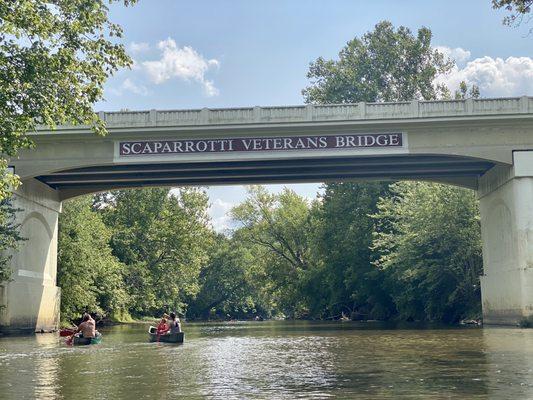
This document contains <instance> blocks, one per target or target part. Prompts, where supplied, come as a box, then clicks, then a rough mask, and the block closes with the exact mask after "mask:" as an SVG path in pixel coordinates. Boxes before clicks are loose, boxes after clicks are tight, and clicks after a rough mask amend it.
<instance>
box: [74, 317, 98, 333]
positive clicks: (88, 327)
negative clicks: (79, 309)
mask: <svg viewBox="0 0 533 400" xmlns="http://www.w3.org/2000/svg"><path fill="white" fill-rule="evenodd" d="M97 334H98V331H97V330H96V322H95V321H94V319H93V318H92V317H91V315H90V314H89V313H85V314H83V319H82V323H81V324H80V325H79V326H78V330H77V331H76V333H75V335H77V336H79V337H83V338H95V337H96V335H97Z"/></svg>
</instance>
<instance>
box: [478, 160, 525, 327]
mask: <svg viewBox="0 0 533 400" xmlns="http://www.w3.org/2000/svg"><path fill="white" fill-rule="evenodd" d="M478 195H479V198H480V211H481V234H482V239H483V269H484V275H483V276H482V277H481V296H482V302H483V320H484V322H485V323H487V324H501V325H515V324H517V323H518V322H519V321H520V320H521V319H523V318H525V317H529V316H532V315H533V151H517V152H515V153H514V155H513V166H512V167H502V166H496V167H494V168H493V169H491V170H490V171H489V172H487V173H486V174H485V175H484V176H483V177H482V178H480V181H479V189H478Z"/></svg>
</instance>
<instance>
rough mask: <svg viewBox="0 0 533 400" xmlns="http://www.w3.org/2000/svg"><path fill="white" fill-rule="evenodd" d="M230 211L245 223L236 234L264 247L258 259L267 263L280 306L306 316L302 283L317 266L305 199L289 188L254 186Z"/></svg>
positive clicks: (293, 314) (285, 311)
mask: <svg viewBox="0 0 533 400" xmlns="http://www.w3.org/2000/svg"><path fill="white" fill-rule="evenodd" d="M231 214H232V217H233V218H234V219H235V220H236V221H238V222H240V223H241V224H242V227H241V228H240V229H239V230H238V231H237V232H236V235H238V237H239V238H240V239H241V240H243V241H245V242H247V243H248V244H249V245H254V246H259V247H261V248H262V249H263V250H265V252H264V253H259V255H258V256H259V262H262V263H264V265H265V270H266V273H267V275H268V278H269V280H270V281H271V282H272V283H273V285H272V287H271V288H270V290H271V294H272V297H273V298H275V299H276V302H277V303H278V305H279V307H280V308H281V309H282V310H283V312H284V313H285V314H286V315H290V316H303V315H306V314H307V313H308V306H307V304H306V303H305V301H304V297H303V296H302V293H301V290H302V287H301V284H302V282H304V281H305V279H306V275H307V274H309V273H310V271H312V269H313V268H314V258H313V245H312V244H313V239H312V238H313V236H312V234H313V227H312V220H311V218H310V207H309V205H308V204H307V202H306V201H305V199H303V198H302V197H300V196H298V195H297V194H296V193H295V192H293V191H292V190H289V189H284V190H283V192H282V193H280V194H271V193H268V191H267V190H266V189H265V188H264V187H262V186H252V187H250V188H249V191H248V198H247V199H246V200H245V201H244V202H243V203H241V204H240V205H238V206H237V207H235V208H234V209H233V210H232V211H231Z"/></svg>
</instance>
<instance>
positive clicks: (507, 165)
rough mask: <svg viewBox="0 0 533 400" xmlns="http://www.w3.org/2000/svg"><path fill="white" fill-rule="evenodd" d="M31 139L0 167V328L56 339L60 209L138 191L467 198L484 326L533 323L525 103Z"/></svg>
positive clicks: (303, 112)
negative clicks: (471, 196)
mask: <svg viewBox="0 0 533 400" xmlns="http://www.w3.org/2000/svg"><path fill="white" fill-rule="evenodd" d="M100 117H101V119H103V120H104V121H105V122H106V124H107V127H108V131H109V134H108V135H107V136H105V137H100V136H97V135H95V134H93V133H92V132H91V130H90V128H89V127H87V126H60V127H58V128H57V129H56V130H54V131H51V130H48V129H45V128H42V129H39V130H38V131H37V132H34V133H30V134H29V136H30V137H31V139H32V140H33V141H34V142H35V143H36V148H35V149H34V150H25V151H23V152H21V154H20V156H19V157H18V158H17V159H13V160H11V161H10V165H11V166H13V167H14V168H15V172H16V173H17V174H18V175H19V176H20V177H21V180H22V182H23V185H22V186H21V187H20V188H19V189H18V190H17V191H16V193H15V196H14V202H15V205H16V206H17V207H20V208H21V209H23V211H22V212H20V213H19V215H18V218H19V222H20V223H21V230H22V235H23V236H25V237H27V238H28V240H27V241H25V242H24V243H23V244H22V246H21V248H20V249H19V250H18V251H16V252H15V253H14V254H13V258H12V269H13V280H12V281H10V282H9V283H7V284H4V285H3V286H0V305H4V306H5V307H4V308H3V310H2V311H0V329H3V330H36V331H39V330H45V331H47V330H52V329H55V328H56V327H57V324H58V316H59V297H60V290H59V288H57V287H56V269H57V232H58V216H59V213H60V212H61V203H62V201H64V200H67V199H69V198H72V197H75V196H79V195H83V194H89V193H95V192H99V191H105V190H111V189H118V188H131V187H143V186H187V185H227V184H252V183H297V182H327V181H359V180H371V179H374V180H400V179H411V180H424V181H434V182H441V183H446V184H452V185H458V186H462V187H466V188H470V189H472V190H475V191H477V194H478V197H479V199H480V211H481V228H482V239H483V263H484V275H483V276H482V277H481V284H482V288H481V289H482V304H483V317H484V321H485V323H489V324H491V323H492V324H516V323H517V321H519V320H520V319H521V318H524V317H527V316H530V315H533V205H532V204H533V98H532V97H519V98H497V99H475V100H474V99H468V100H452V101H412V102H398V103H357V104H341V105H305V106H294V107H249V108H232V109H201V110H162V111H160V110H150V111H124V112H110V113H104V112H102V113H100Z"/></svg>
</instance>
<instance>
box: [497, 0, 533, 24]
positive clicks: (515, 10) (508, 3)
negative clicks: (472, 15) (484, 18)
mask: <svg viewBox="0 0 533 400" xmlns="http://www.w3.org/2000/svg"><path fill="white" fill-rule="evenodd" d="M492 7H493V8H495V9H501V8H503V9H505V10H507V11H508V12H509V13H510V15H508V16H507V17H505V18H504V19H503V23H504V25H508V26H517V25H520V24H521V23H522V22H523V21H524V18H525V17H526V15H528V14H530V13H531V9H532V7H533V0H492ZM527 22H529V19H528V21H527Z"/></svg>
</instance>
